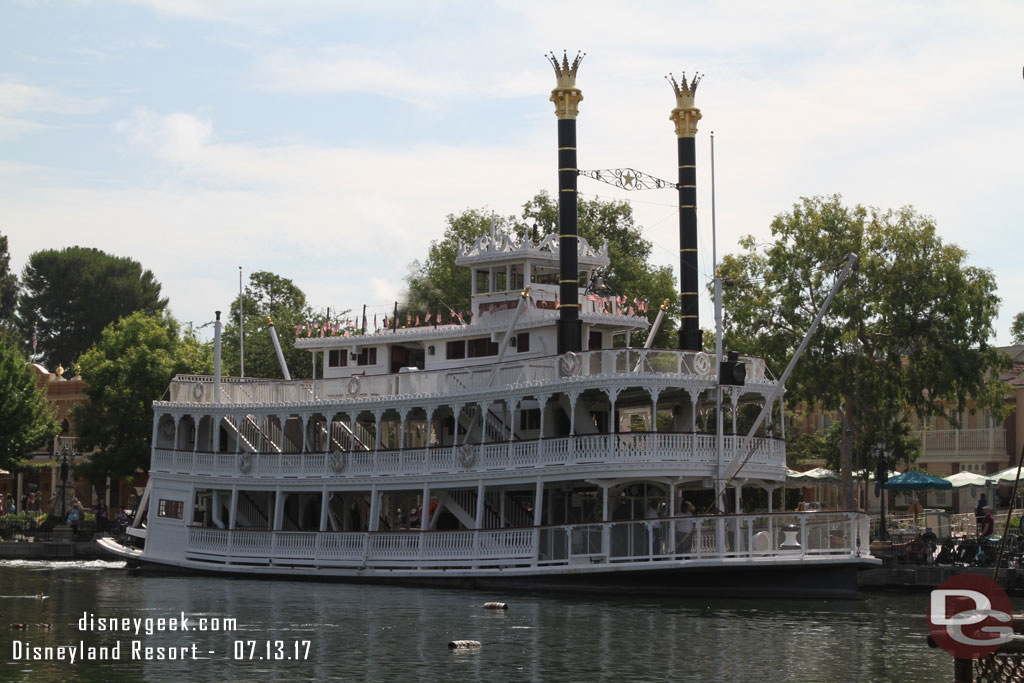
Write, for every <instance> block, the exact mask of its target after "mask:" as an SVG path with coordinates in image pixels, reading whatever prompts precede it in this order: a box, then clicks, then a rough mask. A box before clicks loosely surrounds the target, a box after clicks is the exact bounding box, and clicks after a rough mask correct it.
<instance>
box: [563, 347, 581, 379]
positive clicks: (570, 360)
mask: <svg viewBox="0 0 1024 683" xmlns="http://www.w3.org/2000/svg"><path fill="white" fill-rule="evenodd" d="M558 362H559V363H560V364H561V368H562V375H564V376H565V377H575V376H576V375H578V374H579V371H580V367H582V365H583V363H582V362H581V361H580V357H579V355H578V354H576V353H573V352H572V351H566V352H565V353H563V354H562V357H561V358H560V359H559V361H558Z"/></svg>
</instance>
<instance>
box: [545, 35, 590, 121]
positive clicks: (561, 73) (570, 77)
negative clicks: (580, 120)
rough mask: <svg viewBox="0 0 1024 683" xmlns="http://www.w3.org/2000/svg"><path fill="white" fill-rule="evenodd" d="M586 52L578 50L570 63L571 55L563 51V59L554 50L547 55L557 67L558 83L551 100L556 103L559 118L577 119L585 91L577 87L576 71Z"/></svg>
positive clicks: (556, 76) (556, 114) (556, 113)
mask: <svg viewBox="0 0 1024 683" xmlns="http://www.w3.org/2000/svg"><path fill="white" fill-rule="evenodd" d="M586 54H587V53H586V52H577V53H576V59H574V60H572V64H570V63H569V55H568V54H566V53H565V51H563V52H562V61H561V62H559V61H558V57H557V56H556V55H555V53H554V52H552V53H551V54H550V56H545V57H546V59H547V60H548V61H549V62H551V66H553V67H555V78H557V79H558V85H557V86H555V89H554V90H552V91H551V101H552V102H554V103H555V116H556V117H558V118H559V119H575V118H576V116H577V115H578V114H579V111H580V102H581V101H582V100H583V92H582V91H581V90H580V89H579V88H577V87H576V71H577V70H578V69H579V68H580V62H582V61H583V58H584V57H585V56H586Z"/></svg>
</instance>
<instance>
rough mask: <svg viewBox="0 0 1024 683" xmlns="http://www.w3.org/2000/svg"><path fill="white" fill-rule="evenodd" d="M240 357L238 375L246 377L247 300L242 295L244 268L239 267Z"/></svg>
mask: <svg viewBox="0 0 1024 683" xmlns="http://www.w3.org/2000/svg"><path fill="white" fill-rule="evenodd" d="M238 357H239V363H238V365H239V373H238V374H239V376H240V377H245V298H244V297H243V294H242V266H238Z"/></svg>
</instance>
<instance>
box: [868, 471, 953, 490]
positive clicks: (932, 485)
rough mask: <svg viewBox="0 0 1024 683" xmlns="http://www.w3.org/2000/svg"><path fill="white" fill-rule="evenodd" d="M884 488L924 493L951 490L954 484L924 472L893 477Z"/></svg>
mask: <svg viewBox="0 0 1024 683" xmlns="http://www.w3.org/2000/svg"><path fill="white" fill-rule="evenodd" d="M882 486H883V487H884V488H887V489H889V490H890V491H922V490H924V489H951V488H953V483H952V482H949V481H946V480H945V479H941V478H940V477H933V476H932V475H930V474H925V473H924V472H916V471H912V472H904V473H903V474H901V475H899V476H898V477H893V478H892V479H890V480H889V481H887V482H885V483H884V484H882Z"/></svg>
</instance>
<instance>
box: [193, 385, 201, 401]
mask: <svg viewBox="0 0 1024 683" xmlns="http://www.w3.org/2000/svg"><path fill="white" fill-rule="evenodd" d="M192 398H194V399H195V400H197V401H202V400H203V385H202V383H201V382H196V383H195V384H193V385H192Z"/></svg>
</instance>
